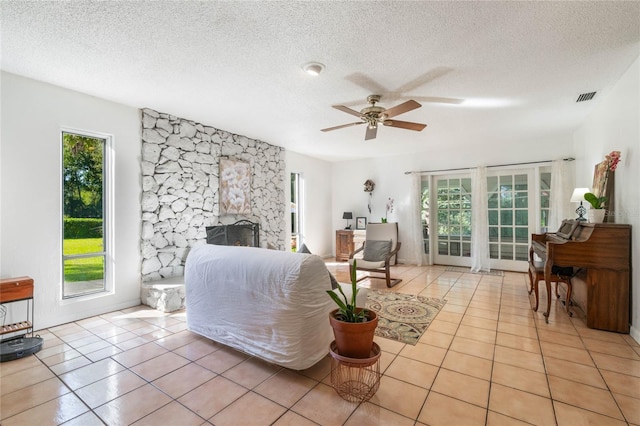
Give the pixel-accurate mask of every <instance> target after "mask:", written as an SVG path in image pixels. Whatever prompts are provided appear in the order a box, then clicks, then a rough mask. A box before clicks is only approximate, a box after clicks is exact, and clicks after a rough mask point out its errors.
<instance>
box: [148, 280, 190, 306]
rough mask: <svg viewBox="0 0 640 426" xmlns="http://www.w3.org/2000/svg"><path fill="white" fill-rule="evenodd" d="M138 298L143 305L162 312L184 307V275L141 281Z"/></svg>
mask: <svg viewBox="0 0 640 426" xmlns="http://www.w3.org/2000/svg"><path fill="white" fill-rule="evenodd" d="M140 299H141V301H142V303H143V304H144V305H147V306H149V307H151V308H154V309H157V310H159V311H162V312H173V311H177V310H180V309H184V308H185V303H184V301H185V289H184V276H174V277H168V278H162V279H159V280H155V281H147V282H143V283H142V288H141V290H140Z"/></svg>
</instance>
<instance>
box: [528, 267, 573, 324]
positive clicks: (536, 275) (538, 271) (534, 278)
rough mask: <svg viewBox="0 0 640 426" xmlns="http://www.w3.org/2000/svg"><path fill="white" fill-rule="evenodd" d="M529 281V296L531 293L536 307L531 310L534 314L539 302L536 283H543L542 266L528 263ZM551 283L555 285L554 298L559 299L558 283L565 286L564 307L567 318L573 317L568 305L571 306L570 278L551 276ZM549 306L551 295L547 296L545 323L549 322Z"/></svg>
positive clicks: (566, 276) (567, 276)
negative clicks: (534, 298)
mask: <svg viewBox="0 0 640 426" xmlns="http://www.w3.org/2000/svg"><path fill="white" fill-rule="evenodd" d="M529 280H530V281H531V288H530V290H529V294H531V291H533V293H534V295H535V297H536V306H535V307H534V308H533V310H534V312H537V311H538V305H539V301H540V297H539V295H538V283H539V282H540V281H544V265H543V266H536V265H534V264H533V263H531V262H529ZM551 282H555V283H556V297H557V298H560V294H559V293H558V283H565V284H566V285H567V300H566V301H565V307H566V309H567V313H568V314H569V316H573V313H572V312H571V311H570V310H569V305H571V291H572V286H571V277H570V276H569V275H556V274H553V275H551ZM550 306H551V294H550V293H549V294H547V312H546V314H545V317H546V322H549V310H550Z"/></svg>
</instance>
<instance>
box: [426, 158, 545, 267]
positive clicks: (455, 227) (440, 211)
mask: <svg viewBox="0 0 640 426" xmlns="http://www.w3.org/2000/svg"><path fill="white" fill-rule="evenodd" d="M549 176H550V173H549V172H548V171H545V172H544V173H540V172H539V168H535V169H526V170H523V169H518V170H514V169H511V170H510V169H503V170H490V171H488V172H487V193H486V200H487V202H486V205H484V206H483V208H486V209H487V217H488V227H489V229H488V231H489V241H488V245H489V257H490V260H491V261H490V262H491V268H492V269H503V270H511V271H525V270H526V268H527V263H526V262H527V258H528V252H529V236H530V234H531V233H532V232H535V231H536V229H535V228H536V227H535V226H534V224H535V223H536V221H537V219H542V220H543V221H545V220H546V216H547V215H548V197H549V186H548V180H549ZM537 177H539V178H544V177H546V182H547V184H546V185H545V181H544V180H543V182H542V183H543V184H542V185H541V184H540V181H541V179H538V178H537ZM430 182H431V185H432V188H433V189H432V190H431V191H428V193H429V197H428V198H429V201H430V202H429V203H427V208H428V209H429V212H428V215H427V216H428V222H429V223H428V229H429V230H430V232H429V237H430V239H429V240H426V241H425V244H427V243H428V246H429V247H428V248H427V249H425V253H426V254H427V255H429V253H431V256H432V260H433V263H436V264H441V265H453V266H468V267H470V266H471V262H472V258H471V256H472V249H471V247H472V226H477V225H475V224H472V223H471V212H472V200H473V197H474V196H476V197H478V194H473V193H472V182H471V175H470V174H461V175H438V176H432V179H431V180H430ZM426 186H428V185H423V193H424V192H425V191H424V188H425V187H426ZM541 186H542V188H541ZM541 199H542V206H541ZM545 200H547V201H546V204H545ZM424 207H425V205H424V203H423V208H424ZM545 208H546V210H545ZM545 212H546V213H547V214H545ZM541 214H542V216H543V217H542V218H540V216H541ZM424 217H425V214H424V211H423V218H424ZM423 222H424V219H423ZM434 222H435V223H434ZM485 226H487V225H485ZM434 231H435V232H434Z"/></svg>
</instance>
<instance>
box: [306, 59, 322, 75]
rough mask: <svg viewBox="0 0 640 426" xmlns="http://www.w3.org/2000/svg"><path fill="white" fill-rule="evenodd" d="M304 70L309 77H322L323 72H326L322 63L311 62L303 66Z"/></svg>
mask: <svg viewBox="0 0 640 426" xmlns="http://www.w3.org/2000/svg"><path fill="white" fill-rule="evenodd" d="M302 69H303V70H304V71H305V72H306V73H307V74H309V75H312V76H314V77H315V76H317V75H320V73H321V72H322V70H324V65H323V64H321V63H320V62H309V63H306V64H304V65H303V66H302Z"/></svg>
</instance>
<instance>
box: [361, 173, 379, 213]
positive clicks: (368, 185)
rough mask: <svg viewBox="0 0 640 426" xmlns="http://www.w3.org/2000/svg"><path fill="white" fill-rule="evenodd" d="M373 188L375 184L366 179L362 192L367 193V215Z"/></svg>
mask: <svg viewBox="0 0 640 426" xmlns="http://www.w3.org/2000/svg"><path fill="white" fill-rule="evenodd" d="M375 187H376V184H375V183H374V182H373V181H372V180H371V179H367V180H366V181H365V182H364V192H368V193H369V204H367V209H369V214H371V199H372V198H373V188H375Z"/></svg>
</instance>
